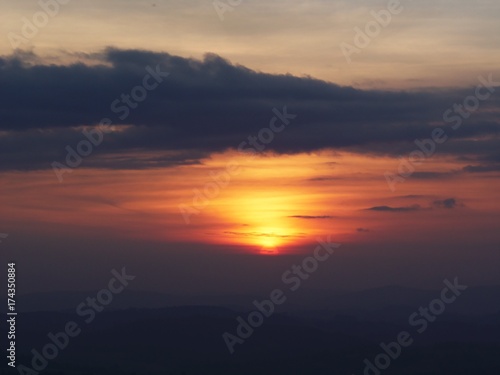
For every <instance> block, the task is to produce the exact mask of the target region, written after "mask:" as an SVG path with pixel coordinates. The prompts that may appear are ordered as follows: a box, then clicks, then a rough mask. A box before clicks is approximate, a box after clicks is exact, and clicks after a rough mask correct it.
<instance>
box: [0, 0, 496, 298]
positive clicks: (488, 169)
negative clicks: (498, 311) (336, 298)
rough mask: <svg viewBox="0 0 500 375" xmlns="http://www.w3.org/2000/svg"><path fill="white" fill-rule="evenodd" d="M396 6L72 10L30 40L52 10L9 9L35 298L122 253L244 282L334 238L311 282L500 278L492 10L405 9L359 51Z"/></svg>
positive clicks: (86, 277)
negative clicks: (351, 49)
mask: <svg viewBox="0 0 500 375" xmlns="http://www.w3.org/2000/svg"><path fill="white" fill-rule="evenodd" d="M387 4H388V2H387V1H336V0H330V1H327V0H322V1H307V2H306V1H296V0H287V1H284V0H279V1H272V2H270V1H261V0H245V1H243V2H241V4H240V5H237V6H234V7H232V8H233V9H232V10H231V11H227V12H226V13H224V14H223V19H221V18H220V17H219V15H218V14H217V11H216V9H215V8H214V5H213V3H212V2H211V1H209V0H204V1H201V0H183V1H167V0H150V1H142V0H134V1H132V0H125V1H123V0H122V1H116V0H110V1H105V2H103V1H97V0H85V1H77V0H73V1H70V2H68V3H67V4H65V5H62V4H59V5H58V7H59V9H58V11H57V12H55V14H54V15H53V16H50V17H49V18H48V22H47V24H46V25H45V26H44V27H40V28H39V30H38V31H37V32H36V35H34V36H33V37H29V38H27V37H26V35H24V36H23V27H24V26H23V25H25V23H24V22H25V21H23V19H24V18H26V19H28V20H30V21H32V20H33V15H34V14H36V12H39V11H40V9H41V8H40V5H39V4H38V3H37V2H36V1H27V0H20V1H17V2H10V1H9V2H2V3H1V4H0V13H1V14H3V15H4V19H3V22H2V23H1V25H0V34H1V35H2V38H1V39H0V55H1V56H0V93H1V98H2V100H1V101H0V168H1V170H2V174H1V177H0V206H1V207H2V211H1V212H2V214H1V215H0V232H1V233H8V234H9V237H8V238H6V239H4V240H2V243H1V244H0V247H1V248H0V251H2V252H5V253H6V254H8V256H9V257H15V258H16V259H17V261H18V262H19V264H21V265H22V266H20V267H19V268H20V269H24V270H23V271H22V272H25V274H26V275H27V276H26V279H24V280H25V281H22V280H23V279H20V281H19V282H20V285H21V283H24V288H25V290H24V291H25V292H33V291H49V290H68V289H73V290H86V289H89V288H93V287H96V286H97V285H100V283H102V282H100V281H101V279H99V277H101V278H105V277H106V276H103V275H105V274H106V273H109V269H110V267H113V266H119V265H127V267H129V268H130V270H131V272H135V273H136V274H137V275H138V278H137V283H136V285H135V287H136V288H138V289H140V290H155V291H164V292H177V293H181V292H182V293H191V294H196V293H212V294H214V293H240V292H248V291H254V290H258V289H259V288H264V287H266V286H267V285H269V284H270V283H272V282H274V281H275V280H279V276H280V275H281V271H282V270H284V269H286V268H287V267H289V266H290V265H291V264H293V263H294V262H296V261H297V260H298V259H302V258H303V257H304V256H305V255H307V254H310V253H311V252H312V251H313V250H314V247H315V246H316V243H317V239H318V238H325V239H326V238H327V237H328V236H331V238H332V240H334V241H335V242H337V243H340V244H342V246H341V248H339V250H338V254H336V258H335V259H333V258H332V260H329V263H328V266H325V267H326V268H325V269H323V270H322V271H321V272H322V273H321V274H320V275H319V276H318V277H316V278H315V280H314V282H312V283H311V287H314V288H318V289H332V290H357V289H363V288H370V287H375V286H383V285H392V284H401V285H408V286H419V287H432V286H434V285H435V284H436V283H440V282H442V280H443V279H444V278H446V277H454V276H456V275H463V277H464V278H466V279H467V282H468V283H469V284H468V285H474V284H475V285H486V284H493V283H494V284H498V283H499V282H500V276H499V273H498V265H499V264H500V263H499V262H500V227H499V223H500V221H499V219H500V203H499V197H500V189H499V187H500V184H499V182H500V180H499V179H500V151H499V146H500V137H499V130H500V120H499V115H500V107H499V104H500V96H499V93H500V65H499V61H500V48H499V47H500V46H499V43H500V39H499V35H500V24H499V22H498V19H499V17H500V2H498V1H493V0H492V1H487V0H472V1H471V0H468V1H465V0H438V1H427V0H422V1H409V0H406V1H404V0H403V1H401V4H400V7H401V8H400V9H401V12H400V13H398V14H393V15H392V16H391V17H392V18H391V21H390V22H389V24H388V25H387V26H386V27H383V28H382V27H381V29H380V33H379V34H377V36H375V37H373V38H372V40H371V42H370V44H369V45H368V46H366V47H364V48H361V49H360V50H361V51H360V52H359V53H356V54H353V55H352V56H351V59H352V61H351V62H350V63H349V62H348V61H347V59H346V57H345V56H344V54H343V52H342V50H341V47H340V46H341V44H342V43H349V44H351V45H354V38H355V35H356V31H355V28H356V27H359V28H360V29H362V30H364V29H365V25H366V24H367V23H368V22H370V21H373V19H374V18H373V15H372V14H371V12H380V11H382V10H386V9H387V6H388V5H387ZM13 33H14V34H16V37H14V36H13ZM17 37H19V38H18V39H15V40H17V41H18V42H19V45H15V47H18V48H16V49H14V48H13V45H12V43H11V42H12V40H13V38H17ZM167 73H168V74H167ZM148 76H149V78H148ZM153 86H154V88H152V87H153ZM138 87H139V88H138ZM144 87H146V88H147V87H150V88H147V89H144ZM143 93H145V94H146V96H145V97H144V98H142V99H141V100H136V101H133V98H132V101H131V102H130V103H132V104H131V105H127V104H124V103H125V102H124V99H123V97H122V95H123V94H125V95H131V96H132V97H134V96H135V97H137V95H142V94H143ZM113 103H115V104H113ZM116 103H118V104H116ZM124 106H125V107H124ZM103 119H109V120H110V121H108V122H107V123H106V122H105V123H104V124H103V123H102V121H103ZM278 128H279V129H280V130H279V131H276V130H275V129H278ZM85 134H93V137H94V138H93V139H94V142H95V143H94V144H93V145H92V150H91V152H89V154H88V155H86V156H81V163H80V162H78V163H77V164H78V166H77V167H75V168H72V167H71V165H68V160H71V159H67V154H68V147H69V148H70V149H71V150H73V151H72V152H75V150H77V149H78V145H79V144H80V143H81V142H82V141H85V142H87V144H90V143H89V141H88V138H87V137H86V136H85ZM249 137H256V138H253V139H257V141H256V142H257V144H258V146H254V149H255V152H251V151H250V148H251V147H252V146H251V142H252V141H251V140H249ZM250 139H252V138H250ZM80 150H82V148H81V147H80ZM78 152H79V151H78ZM54 163H56V164H54ZM54 166H55V167H54ZM61 167H65V168H68V169H67V170H65V171H64V172H63V173H62V172H61ZM217 181H218V183H217ZM214 187H215V188H214ZM214 189H215V191H214ZM132 270H133V271H132ZM20 272H21V271H20ZM27 279H30V280H39V282H37V283H33V282H28V281H27Z"/></svg>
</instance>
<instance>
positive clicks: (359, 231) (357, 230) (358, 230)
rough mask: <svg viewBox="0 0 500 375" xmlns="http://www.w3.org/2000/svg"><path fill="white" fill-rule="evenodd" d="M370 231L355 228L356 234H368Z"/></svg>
mask: <svg viewBox="0 0 500 375" xmlns="http://www.w3.org/2000/svg"><path fill="white" fill-rule="evenodd" d="M369 231H370V230H369V229H366V228H357V229H356V232H358V233H368V232H369Z"/></svg>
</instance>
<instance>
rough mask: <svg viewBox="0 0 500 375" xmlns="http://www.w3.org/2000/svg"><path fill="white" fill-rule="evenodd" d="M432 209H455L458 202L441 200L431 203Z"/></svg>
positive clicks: (450, 199)
mask: <svg viewBox="0 0 500 375" xmlns="http://www.w3.org/2000/svg"><path fill="white" fill-rule="evenodd" d="M433 205H434V207H437V208H448V209H452V208H456V207H457V206H458V202H457V200H456V199H455V198H448V199H443V200H437V201H434V202H433Z"/></svg>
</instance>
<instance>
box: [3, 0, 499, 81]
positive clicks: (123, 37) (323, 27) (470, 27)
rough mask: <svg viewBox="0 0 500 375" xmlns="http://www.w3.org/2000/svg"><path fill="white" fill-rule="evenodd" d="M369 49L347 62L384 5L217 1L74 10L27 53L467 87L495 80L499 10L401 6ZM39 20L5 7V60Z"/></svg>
mask: <svg viewBox="0 0 500 375" xmlns="http://www.w3.org/2000/svg"><path fill="white" fill-rule="evenodd" d="M401 4H402V5H401V7H402V9H403V11H402V12H401V13H399V14H395V15H393V16H392V18H391V22H390V23H389V24H388V25H387V26H386V27H385V28H382V29H381V31H380V33H379V34H377V36H376V37H374V38H372V41H371V43H370V45H369V46H367V47H366V48H363V49H362V51H361V53H359V54H355V55H353V56H352V63H351V64H349V63H347V61H346V59H345V57H344V55H343V53H342V51H341V49H340V45H341V43H343V42H345V43H353V39H354V36H355V32H354V28H355V27H359V28H361V29H363V30H364V29H365V26H366V25H367V24H368V23H369V22H370V21H372V20H373V16H372V15H371V13H370V12H372V11H375V12H379V11H382V10H384V9H387V2H385V1H359V0H358V1H334V0H332V1H319V0H317V1H307V2H301V1H298V0H289V1H285V0H280V1H273V2H268V1H260V0H259V1H257V0H256V1H244V2H242V4H241V5H239V6H237V7H235V8H234V9H233V10H232V11H228V12H227V13H225V14H224V20H223V21H221V20H220V19H219V17H218V15H217V13H216V11H215V10H214V7H213V4H212V2H211V1H201V0H190V1H167V0H161V1H155V0H148V1H142V0H135V1H131V0H129V1H118V0H110V1H106V2H103V1H97V0H87V1H76V0H73V1H70V2H69V3H68V4H67V5H61V6H60V9H59V11H58V12H57V14H55V15H54V16H53V17H50V19H49V21H48V23H47V25H46V26H44V27H43V28H40V29H39V31H38V33H37V35H36V36H35V37H33V38H30V39H29V40H28V42H26V43H23V44H22V45H21V48H22V49H25V50H33V51H34V52H36V53H37V54H40V55H41V56H43V57H44V58H46V59H48V60H50V61H53V62H56V63H61V62H67V61H70V60H75V59H76V58H78V59H81V57H82V53H95V52H99V51H100V50H102V49H103V48H105V47H107V46H113V47H117V48H139V49H148V50H154V51H164V52H169V53H172V54H178V55H181V56H184V57H188V56H193V57H197V58H199V57H201V56H203V54H204V53H206V52H213V53H216V54H220V55H222V56H224V57H225V58H228V59H230V60H231V61H232V62H234V63H238V64H243V65H245V66H248V67H249V68H252V69H255V70H260V71H264V72H269V73H291V74H294V75H298V76H304V75H311V76H314V77H317V78H320V79H324V80H327V81H332V82H336V83H339V84H341V85H353V86H357V87H364V88H373V87H377V88H382V87H383V88H416V87H429V86H461V85H468V84H471V83H473V82H475V81H476V78H477V76H478V75H479V74H481V73H483V72H493V73H497V72H498V69H499V68H498V64H497V62H498V60H499V58H500V49H499V48H498V39H497V38H496V36H497V35H498V34H499V31H500V30H499V29H500V27H499V23H498V14H499V10H500V3H498V2H493V1H492V2H477V1H465V0H456V1H447V0H440V1H418V2H410V1H401ZM38 11H40V8H39V6H38V5H37V2H34V1H27V0H22V1H4V2H2V3H1V4H0V14H3V15H4V19H3V20H2V23H1V24H0V34H1V35H4V37H3V38H1V39H0V53H1V54H10V53H11V52H12V47H11V45H10V43H9V39H8V35H9V33H12V32H13V33H17V34H21V29H22V25H23V21H22V18H23V17H26V18H28V19H29V20H32V18H33V15H34V14H35V13H36V12H38Z"/></svg>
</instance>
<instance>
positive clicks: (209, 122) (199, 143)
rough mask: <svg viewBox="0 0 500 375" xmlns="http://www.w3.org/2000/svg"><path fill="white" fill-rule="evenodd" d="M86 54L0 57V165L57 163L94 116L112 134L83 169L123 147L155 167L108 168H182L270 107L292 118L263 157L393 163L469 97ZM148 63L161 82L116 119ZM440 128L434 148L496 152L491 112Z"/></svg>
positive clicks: (252, 125)
mask: <svg viewBox="0 0 500 375" xmlns="http://www.w3.org/2000/svg"><path fill="white" fill-rule="evenodd" d="M91 57H92V58H93V59H97V62H98V63H97V64H93V65H85V64H83V63H80V64H73V65H68V66H58V65H43V64H42V63H40V62H39V61H40V60H39V59H38V58H37V57H36V56H35V55H33V54H27V55H13V56H8V57H3V58H0V87H1V90H2V91H1V100H0V156H1V159H2V162H1V164H0V168H3V169H36V168H45V167H50V163H51V162H52V161H62V160H63V158H64V156H65V155H66V151H65V147H66V146H67V145H70V146H72V147H73V148H74V147H76V145H77V144H78V142H79V141H81V140H82V139H84V138H83V136H82V134H81V132H80V131H79V130H75V127H77V126H81V125H95V124H98V123H99V122H100V121H101V120H102V119H103V118H106V117H107V118H110V119H111V120H112V121H113V123H114V125H116V126H117V128H118V129H120V128H121V129H122V131H119V132H113V133H109V134H106V135H105V140H104V142H103V143H102V144H101V145H99V147H98V149H97V151H96V152H95V154H94V153H93V154H92V155H91V156H90V157H89V158H88V160H87V159H85V163H84V164H83V165H84V166H93V167H109V166H107V162H106V160H105V159H104V158H103V157H102V156H103V155H109V154H113V155H117V154H123V153H130V152H132V151H134V152H136V153H137V152H144V153H148V155H149V156H151V152H155V153H158V155H159V158H160V159H162V158H163V159H162V160H159V161H158V163H156V162H155V161H154V160H146V161H144V163H140V162H137V161H135V162H134V161H133V160H128V161H127V160H125V159H124V158H122V161H123V162H121V163H114V164H112V165H113V167H116V168H127V167H129V166H130V167H131V168H150V167H152V166H162V165H175V164H176V163H183V161H178V160H176V161H174V162H171V161H170V160H164V159H165V152H170V153H178V154H177V155H182V156H183V157H185V158H186V162H187V163H193V162H196V159H197V158H200V157H203V156H206V155H208V154H210V153H212V152H216V151H224V150H226V149H229V148H237V147H238V145H240V143H241V142H243V141H244V140H246V139H247V138H248V136H249V135H256V134H257V133H258V132H259V130H261V129H262V128H264V127H268V126H269V122H270V120H271V118H272V117H273V116H274V114H273V112H272V109H273V108H278V109H279V110H280V111H281V110H282V109H283V107H284V106H286V107H287V109H288V112H289V113H292V114H296V115H297V116H298V117H297V118H296V119H295V120H293V122H292V123H291V124H289V125H288V126H287V128H286V130H285V131H283V132H281V133H278V134H276V135H275V139H274V141H273V142H271V143H270V144H269V145H267V146H266V150H268V151H275V152H278V153H298V152H309V151H314V150H320V149H326V148H328V149H347V150H350V151H353V152H360V153H372V154H380V155H385V154H390V155H397V154H398V153H401V152H403V151H405V150H408V151H411V150H413V149H414V148H415V145H413V141H414V140H415V139H416V138H428V137H429V136H430V131H431V130H432V128H433V126H435V123H436V122H439V121H441V119H442V114H443V112H444V111H445V110H446V109H447V108H449V107H450V106H451V105H453V103H454V102H460V101H462V100H463V98H464V97H465V96H467V95H469V93H470V90H467V89H463V90H458V89H456V90H435V91H432V90H428V91H421V92H392V91H380V90H358V89H355V88H352V87H342V86H338V85H336V84H333V83H329V82H325V81H321V80H317V79H313V78H309V77H301V78H299V77H294V76H291V75H285V74H283V75H272V74H265V73H260V72H256V71H252V70H250V69H248V68H246V67H243V66H240V65H233V64H231V63H230V62H228V61H227V60H224V59H223V58H221V57H219V56H217V55H213V54H208V55H206V57H205V58H204V59H203V60H195V59H191V58H183V57H178V56H173V55H170V54H168V53H156V52H150V51H137V50H118V49H112V48H110V49H107V50H105V51H103V52H102V53H98V54H94V55H92V56H91ZM148 66H149V67H151V68H152V69H153V70H154V69H156V67H160V70H161V71H163V72H168V73H169V74H170V75H169V76H168V77H167V78H165V79H164V82H162V83H161V84H160V85H159V86H158V87H157V88H156V89H155V90H152V91H149V92H148V96H147V99H146V100H144V101H143V102H140V103H138V105H137V108H135V109H132V110H131V111H130V115H129V116H128V117H126V118H125V119H123V120H120V119H119V118H118V114H116V113H114V112H113V111H112V110H111V103H113V101H115V100H116V99H119V98H120V97H121V95H122V94H127V95H128V94H130V92H131V90H132V89H133V88H134V87H136V86H138V85H141V84H142V82H143V78H144V76H145V75H146V74H147V72H146V67H148ZM495 105H498V101H496V99H492V100H491V101H490V102H485V103H483V105H482V107H484V108H490V107H492V108H493V106H495ZM124 125H127V127H124ZM448 130H449V132H450V136H451V133H453V140H452V141H449V142H447V143H446V144H443V145H439V147H440V152H443V153H452V154H456V155H463V154H466V153H472V154H474V153H481V154H482V155H483V157H484V158H488V157H489V158H494V157H496V156H495V155H497V154H498V151H497V150H498V146H499V144H498V140H496V139H493V140H492V139H488V136H490V135H493V134H497V133H498V130H500V125H499V123H498V120H497V118H496V115H495V113H494V111H478V112H476V113H475V114H474V117H473V118H470V119H469V120H467V122H466V123H464V125H463V126H462V127H461V128H460V130H459V131H455V132H454V131H453V130H451V129H448ZM470 137H480V139H482V140H484V141H477V140H474V141H472V140H470ZM458 142H461V143H460V144H459V143H458ZM193 150H195V151H193ZM490 154H491V155H493V156H491V155H490ZM170 155H171V154H170ZM169 157H170V156H169ZM153 159H154V156H153ZM167 159H168V157H167Z"/></svg>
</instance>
